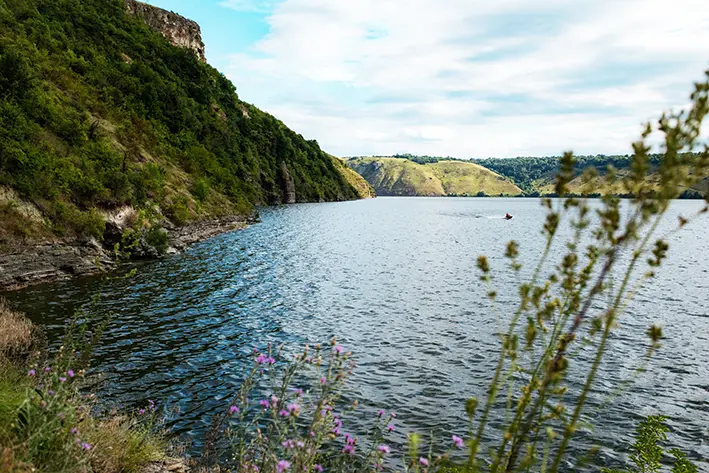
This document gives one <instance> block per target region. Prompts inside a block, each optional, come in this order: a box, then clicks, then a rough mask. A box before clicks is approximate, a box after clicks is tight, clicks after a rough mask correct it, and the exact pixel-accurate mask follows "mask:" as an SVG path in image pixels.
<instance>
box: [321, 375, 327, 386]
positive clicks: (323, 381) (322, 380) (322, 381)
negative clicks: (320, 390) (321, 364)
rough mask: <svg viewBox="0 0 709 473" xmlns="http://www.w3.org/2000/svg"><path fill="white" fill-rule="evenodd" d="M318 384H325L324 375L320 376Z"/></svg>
mask: <svg viewBox="0 0 709 473" xmlns="http://www.w3.org/2000/svg"><path fill="white" fill-rule="evenodd" d="M320 384H327V379H325V377H324V376H323V377H322V378H320Z"/></svg>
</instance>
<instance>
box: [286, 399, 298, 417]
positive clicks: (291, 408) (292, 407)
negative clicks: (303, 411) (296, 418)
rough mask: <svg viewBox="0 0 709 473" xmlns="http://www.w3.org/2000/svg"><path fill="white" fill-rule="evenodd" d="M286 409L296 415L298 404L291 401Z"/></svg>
mask: <svg viewBox="0 0 709 473" xmlns="http://www.w3.org/2000/svg"><path fill="white" fill-rule="evenodd" d="M286 409H288V412H289V413H291V414H293V415H298V413H299V412H300V406H299V405H298V404H296V403H295V402H291V403H290V404H288V405H287V406H286Z"/></svg>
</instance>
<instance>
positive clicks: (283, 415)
mask: <svg viewBox="0 0 709 473" xmlns="http://www.w3.org/2000/svg"><path fill="white" fill-rule="evenodd" d="M278 415H279V416H281V417H288V416H289V415H290V412H288V411H287V410H285V409H281V411H280V412H279V413H278Z"/></svg>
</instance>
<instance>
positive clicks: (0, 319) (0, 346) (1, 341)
mask: <svg viewBox="0 0 709 473" xmlns="http://www.w3.org/2000/svg"><path fill="white" fill-rule="evenodd" d="M32 331H33V330H32V322H30V321H29V320H28V319H27V318H26V317H25V316H23V315H22V314H19V313H17V312H14V311H13V310H11V309H10V307H9V306H8V305H7V302H6V301H5V300H4V299H0V357H4V358H12V357H15V356H18V355H20V354H22V353H26V352H27V351H28V350H29V349H30V347H31V346H32Z"/></svg>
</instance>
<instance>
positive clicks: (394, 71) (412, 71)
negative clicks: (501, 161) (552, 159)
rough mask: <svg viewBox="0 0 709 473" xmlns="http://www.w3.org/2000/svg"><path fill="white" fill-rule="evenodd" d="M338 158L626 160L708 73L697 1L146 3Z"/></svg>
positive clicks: (706, 23)
mask: <svg viewBox="0 0 709 473" xmlns="http://www.w3.org/2000/svg"><path fill="white" fill-rule="evenodd" d="M149 3H152V4H154V5H157V6H160V7H163V8H167V9H170V10H173V11H175V12H177V13H180V14H182V15H184V16H187V17H190V18H192V19H194V20H196V21H198V22H199V23H200V25H201V26H202V33H203V37H204V40H205V43H206V46H207V57H208V60H209V62H210V63H211V64H212V65H213V66H215V67H216V68H217V69H219V70H220V71H222V72H224V73H225V74H226V75H227V76H228V77H229V78H230V79H231V80H232V81H233V82H234V84H235V85H236V87H237V91H238V93H239V95H240V97H241V98H242V99H243V100H246V101H248V102H251V103H254V104H255V105H256V106H258V107H259V108H261V109H263V110H266V111H268V112H270V113H272V114H273V115H275V116H276V117H278V118H280V119H281V120H283V121H284V122H285V123H286V124H287V125H288V126H290V127H291V128H293V129H294V130H296V131H297V132H299V133H301V134H302V135H304V136H305V137H306V138H309V139H313V138H314V139H317V140H318V142H319V143H320V145H321V146H322V147H323V148H324V149H326V150H327V151H329V152H331V153H333V154H336V155H339V156H352V155H368V154H378V155H386V154H393V153H414V154H428V155H442V156H448V155H450V156H456V157H463V158H465V157H486V156H497V157H512V156H531V155H535V156H537V155H557V154H559V153H560V152H562V151H564V150H567V149H573V150H574V151H576V152H577V153H579V154H597V153H605V154H610V153H622V154H625V153H627V152H629V149H630V148H629V143H630V142H631V141H632V140H634V139H635V138H637V137H638V135H639V133H640V129H641V127H640V124H641V123H642V122H645V121H647V120H649V119H653V118H655V117H657V116H658V114H659V112H660V111H662V110H665V109H668V108H677V107H681V106H683V105H685V104H686V103H687V97H688V95H689V92H690V90H691V87H692V83H693V81H696V80H699V79H701V78H702V75H703V71H704V70H705V69H707V67H709V7H707V4H706V0H486V1H479V0H150V2H149Z"/></svg>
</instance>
